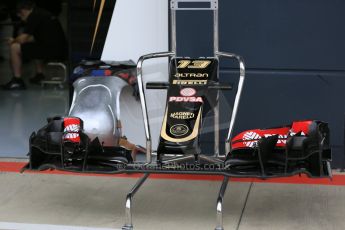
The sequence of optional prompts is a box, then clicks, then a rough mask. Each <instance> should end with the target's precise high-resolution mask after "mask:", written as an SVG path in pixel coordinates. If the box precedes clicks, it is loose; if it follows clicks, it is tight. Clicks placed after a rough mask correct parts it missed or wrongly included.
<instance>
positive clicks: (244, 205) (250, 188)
mask: <svg viewBox="0 0 345 230" xmlns="http://www.w3.org/2000/svg"><path fill="white" fill-rule="evenodd" d="M253 184H254V182H251V183H250V185H249V188H248V191H247V195H246V199H245V201H244V204H243V207H242V211H241V215H240V219H239V220H238V223H237V227H236V230H239V228H240V225H241V223H242V217H243V214H244V211H245V209H246V207H247V203H248V199H249V194H250V192H251V190H252V187H253Z"/></svg>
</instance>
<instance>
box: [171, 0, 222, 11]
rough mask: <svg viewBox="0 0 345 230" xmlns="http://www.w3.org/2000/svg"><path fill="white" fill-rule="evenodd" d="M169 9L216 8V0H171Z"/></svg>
mask: <svg viewBox="0 0 345 230" xmlns="http://www.w3.org/2000/svg"><path fill="white" fill-rule="evenodd" d="M170 9H171V10H217V9H218V0H171V2H170Z"/></svg>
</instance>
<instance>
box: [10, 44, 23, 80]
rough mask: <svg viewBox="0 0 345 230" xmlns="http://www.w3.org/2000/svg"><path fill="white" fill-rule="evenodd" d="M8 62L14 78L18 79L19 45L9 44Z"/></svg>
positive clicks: (20, 61)
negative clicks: (9, 61)
mask: <svg viewBox="0 0 345 230" xmlns="http://www.w3.org/2000/svg"><path fill="white" fill-rule="evenodd" d="M10 60H11V66H12V71H13V75H14V77H15V78H20V77H21V76H22V54H21V47H20V44H19V43H13V44H11V46H10Z"/></svg>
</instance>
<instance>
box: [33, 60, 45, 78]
mask: <svg viewBox="0 0 345 230" xmlns="http://www.w3.org/2000/svg"><path fill="white" fill-rule="evenodd" d="M35 65H36V75H35V76H34V77H33V78H30V83H33V84H39V83H40V82H41V81H42V80H43V79H44V78H45V76H44V74H43V71H44V61H43V60H41V59H36V60H35Z"/></svg>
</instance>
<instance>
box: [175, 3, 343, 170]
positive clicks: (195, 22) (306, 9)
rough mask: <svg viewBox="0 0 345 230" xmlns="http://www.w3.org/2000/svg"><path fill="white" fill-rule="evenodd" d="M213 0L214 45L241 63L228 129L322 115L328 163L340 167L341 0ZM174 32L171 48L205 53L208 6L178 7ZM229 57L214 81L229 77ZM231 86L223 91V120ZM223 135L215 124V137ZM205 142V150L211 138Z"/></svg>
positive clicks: (207, 51)
mask: <svg viewBox="0 0 345 230" xmlns="http://www.w3.org/2000/svg"><path fill="white" fill-rule="evenodd" d="M219 1H220V10H219V13H220V49H221V50H222V51H229V52H235V53H238V54H240V55H242V56H243V57H244V59H245V61H246V67H247V81H246V83H245V88H244V92H243V98H242V101H241V105H240V109H239V116H238V117H239V118H238V120H237V124H236V127H235V133H238V132H240V131H242V130H245V129H251V128H260V127H262V128H264V127H270V126H277V125H282V124H289V123H290V122H291V121H293V120H296V119H297V120H298V119H319V120H324V121H328V122H329V124H330V128H331V135H332V136H331V141H332V146H333V150H334V151H333V153H334V154H333V156H334V158H333V166H334V167H341V166H342V165H343V163H344V161H345V159H344V112H345V90H344V89H345V58H344V54H345V14H344V10H345V1H343V0H313V1H311V0H289V1H285V0H261V1H254V0H219ZM177 37H178V54H179V56H192V57H193V56H210V55H212V14H211V13H209V12H179V13H178V21H177ZM234 64H235V63H231V62H222V63H221V68H220V71H221V80H222V81H231V82H236V81H237V75H236V74H235V73H236V69H234V67H235V65H234ZM234 94H235V91H233V92H230V93H226V94H223V97H222V100H221V105H222V106H221V107H222V108H221V111H222V117H221V120H222V121H223V123H225V120H226V119H227V118H228V115H230V111H231V107H232V100H233V98H234ZM227 100H228V102H227ZM225 135H226V132H225V131H224V130H223V131H222V133H221V137H222V138H223V139H224V137H225ZM209 137H210V134H208V135H206V137H205V139H204V140H210V138H209ZM205 143H206V145H204V147H205V149H207V150H210V151H211V147H212V141H205Z"/></svg>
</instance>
